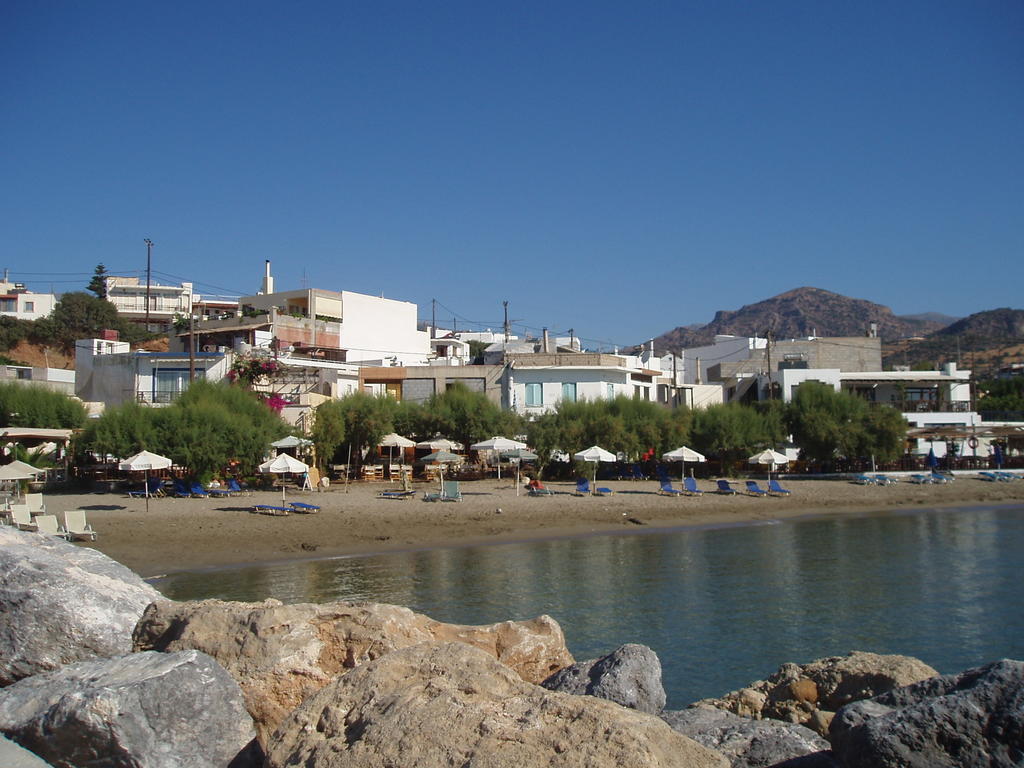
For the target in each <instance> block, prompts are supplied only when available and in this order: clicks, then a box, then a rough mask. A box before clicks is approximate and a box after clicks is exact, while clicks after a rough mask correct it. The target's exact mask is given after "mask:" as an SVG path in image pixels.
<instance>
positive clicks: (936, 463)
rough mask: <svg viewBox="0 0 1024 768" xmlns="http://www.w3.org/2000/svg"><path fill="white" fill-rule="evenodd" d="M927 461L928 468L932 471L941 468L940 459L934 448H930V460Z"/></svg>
mask: <svg viewBox="0 0 1024 768" xmlns="http://www.w3.org/2000/svg"><path fill="white" fill-rule="evenodd" d="M926 461H927V464H928V466H929V467H931V468H932V469H936V468H937V467H938V466H939V459H938V457H937V456H936V455H935V449H934V448H929V449H928V459H927V460H926Z"/></svg>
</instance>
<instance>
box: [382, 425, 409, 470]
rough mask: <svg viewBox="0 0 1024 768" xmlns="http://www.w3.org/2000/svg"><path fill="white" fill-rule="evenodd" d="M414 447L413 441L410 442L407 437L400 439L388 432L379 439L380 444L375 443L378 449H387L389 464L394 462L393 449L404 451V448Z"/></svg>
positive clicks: (394, 433)
mask: <svg viewBox="0 0 1024 768" xmlns="http://www.w3.org/2000/svg"><path fill="white" fill-rule="evenodd" d="M414 445H416V441H415V440H410V439H409V438H408V437H402V436H401V435H399V434H398V433H397V432H389V433H388V434H386V435H384V437H382V438H381V439H380V442H378V443H377V447H378V448H387V449H388V456H389V457H390V458H391V463H394V460H395V448H401V449H402V450H405V449H406V448H412V447H413V446H414ZM402 463H403V464H404V463H405V462H404V461H403V462H402Z"/></svg>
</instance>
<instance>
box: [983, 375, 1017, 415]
mask: <svg viewBox="0 0 1024 768" xmlns="http://www.w3.org/2000/svg"><path fill="white" fill-rule="evenodd" d="M978 410H981V411H1024V376H1014V377H1013V378H1007V379H988V380H986V381H980V382H978Z"/></svg>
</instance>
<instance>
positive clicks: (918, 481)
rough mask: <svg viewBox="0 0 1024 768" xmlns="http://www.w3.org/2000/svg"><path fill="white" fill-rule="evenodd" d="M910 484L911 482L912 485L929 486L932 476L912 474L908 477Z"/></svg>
mask: <svg viewBox="0 0 1024 768" xmlns="http://www.w3.org/2000/svg"><path fill="white" fill-rule="evenodd" d="M910 482H912V483H913V484H914V485H929V484H930V483H931V482H932V476H931V475H921V474H914V475H911V476H910Z"/></svg>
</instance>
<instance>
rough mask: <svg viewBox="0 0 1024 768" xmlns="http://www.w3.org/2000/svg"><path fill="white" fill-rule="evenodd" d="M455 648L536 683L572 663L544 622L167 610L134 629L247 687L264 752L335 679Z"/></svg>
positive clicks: (295, 608)
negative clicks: (416, 652)
mask: <svg viewBox="0 0 1024 768" xmlns="http://www.w3.org/2000/svg"><path fill="white" fill-rule="evenodd" d="M450 641H459V642H463V643H467V644H469V645H472V646H475V647H477V648H480V649H481V650H483V651H486V652H487V653H488V654H489V655H490V656H492V657H493V658H494V659H496V660H498V661H500V662H501V663H502V664H505V665H507V666H508V667H510V668H511V669H513V670H515V671H516V672H517V673H518V674H519V676H520V677H521V678H522V679H524V680H526V681H529V682H538V683H539V682H540V681H541V680H543V679H545V678H546V677H548V676H549V675H550V674H551V673H552V672H553V671H555V670H557V669H560V668H561V667H564V666H566V665H567V664H572V662H573V658H572V655H571V654H570V653H569V651H568V650H567V649H566V647H565V636H564V635H563V634H562V630H561V627H559V626H558V623H557V622H556V621H554V619H551V618H549V617H547V616H540V617H538V618H536V619H532V620H530V621H505V622H502V623H500V624H492V625H490V626H482V627H469V626H460V625H456V624H444V623H442V622H439V621H434V620H433V619H431V618H429V617H428V616H424V615H422V614H418V613H414V612H412V611H410V610H409V609H408V608H402V607H399V606H395V605H383V604H373V603H341V602H338V603H324V604H320V605H311V604H302V605H283V604H281V603H280V602H278V601H276V600H268V601H266V602H264V603H228V602H222V601H219V600H205V601H201V602H193V603H172V602H168V601H160V602H158V603H155V604H154V605H152V606H150V607H149V608H148V609H147V610H146V613H145V616H143V618H142V620H141V621H140V622H139V625H138V627H136V630H135V649H136V650H140V651H142V650H157V651H179V650H184V649H187V648H194V649H196V650H200V651H203V652H204V653H208V654H209V655H210V656H212V657H213V658H215V659H216V660H217V661H218V662H220V663H221V664H222V665H223V666H224V667H225V669H227V670H228V672H230V673H231V675H232V676H233V677H234V678H235V680H237V681H238V684H239V685H240V686H241V688H242V691H243V693H244V695H245V702H246V706H247V707H248V709H249V712H250V714H251V715H252V717H253V719H254V720H255V721H256V727H257V730H258V731H259V733H260V738H261V741H263V742H264V743H265V742H266V737H267V736H268V735H269V734H270V732H271V731H273V730H274V728H275V727H277V724H278V723H279V722H281V720H282V719H283V718H284V716H285V715H287V714H288V713H289V712H291V711H292V710H293V709H295V707H297V706H298V705H299V704H300V703H301V702H302V701H303V699H305V698H306V697H307V696H309V695H310V694H312V693H313V692H315V691H317V690H319V689H320V688H322V687H323V686H325V685H327V683H329V682H330V681H331V680H333V679H334V678H335V677H336V676H337V675H339V674H343V673H345V672H347V671H349V670H351V669H353V668H355V667H357V666H358V665H360V664H365V663H366V662H368V661H372V660H374V659H378V658H380V657H382V656H384V655H385V654H388V653H390V652H392V651H394V650H396V649H398V648H405V647H408V646H411V645H416V644H418V643H431V644H438V643H444V642H450Z"/></svg>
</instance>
